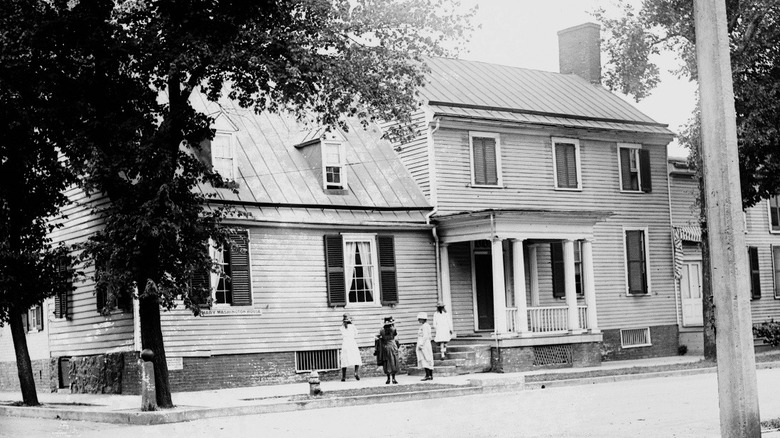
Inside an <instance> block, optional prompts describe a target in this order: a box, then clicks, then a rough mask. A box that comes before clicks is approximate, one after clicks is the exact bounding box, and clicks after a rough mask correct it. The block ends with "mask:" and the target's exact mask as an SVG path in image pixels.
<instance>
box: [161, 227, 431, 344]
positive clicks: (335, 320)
mask: <svg viewBox="0 0 780 438" xmlns="http://www.w3.org/2000/svg"><path fill="white" fill-rule="evenodd" d="M340 231H341V230H337V229H335V228H334V229H329V230H327V231H326V230H321V229H320V230H317V229H295V228H272V227H254V228H251V229H250V242H249V245H250V258H251V265H252V307H253V308H255V309H259V310H261V311H262V315H227V316H201V317H193V316H192V315H191V313H190V312H189V311H188V310H186V309H184V308H183V307H182V306H179V308H177V309H175V310H173V311H171V312H167V313H164V314H163V317H162V325H163V333H164V337H165V345H166V352H167V354H168V355H169V356H189V355H195V356H198V355H204V356H205V355H216V354H234V353H256V352H281V351H295V350H318V349H326V348H338V347H339V346H340V345H341V335H340V333H339V330H338V327H339V325H340V323H341V318H342V315H343V314H344V313H345V312H346V313H349V314H350V315H351V316H352V319H353V322H354V324H355V327H356V328H357V329H358V332H359V336H358V344H359V345H360V346H361V347H369V346H371V345H373V342H374V341H373V340H374V336H375V334H376V333H377V332H378V331H379V329H380V328H381V326H382V321H383V318H384V317H386V316H391V315H392V316H393V317H394V318H395V320H396V326H397V328H398V333H399V338H398V339H399V341H400V342H404V343H409V342H414V341H415V339H416V333H417V322H416V319H415V316H416V314H417V312H419V311H428V312H432V311H433V310H435V308H436V300H437V293H436V291H437V285H436V264H435V258H434V247H433V239H432V236H431V233H430V231H396V232H393V233H392V234H393V235H394V236H395V246H396V260H397V276H398V294H399V303H398V304H397V305H396V306H395V307H394V308H393V307H390V306H379V305H376V306H372V307H347V308H344V307H336V308H330V307H328V305H327V296H326V283H325V256H324V247H323V245H324V244H323V235H324V234H332V233H338V232H340ZM350 232H363V231H355V230H350ZM365 232H366V233H376V232H377V231H376V230H365ZM382 234H389V232H386V231H383V232H382ZM242 309H243V308H242Z"/></svg>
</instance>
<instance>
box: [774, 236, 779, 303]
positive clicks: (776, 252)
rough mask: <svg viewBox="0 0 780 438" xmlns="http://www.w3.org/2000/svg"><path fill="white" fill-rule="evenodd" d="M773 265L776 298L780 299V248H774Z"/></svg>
mask: <svg viewBox="0 0 780 438" xmlns="http://www.w3.org/2000/svg"><path fill="white" fill-rule="evenodd" d="M772 263H773V264H772V266H774V268H775V296H776V297H780V246H773V247H772Z"/></svg>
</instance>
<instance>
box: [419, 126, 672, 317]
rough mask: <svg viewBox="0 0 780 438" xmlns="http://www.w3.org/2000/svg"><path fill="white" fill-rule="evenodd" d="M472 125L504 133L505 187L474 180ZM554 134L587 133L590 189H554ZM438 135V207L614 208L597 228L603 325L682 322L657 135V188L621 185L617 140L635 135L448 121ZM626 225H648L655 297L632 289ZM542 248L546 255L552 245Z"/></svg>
mask: <svg viewBox="0 0 780 438" xmlns="http://www.w3.org/2000/svg"><path fill="white" fill-rule="evenodd" d="M469 130H472V131H481V132H500V133H501V160H502V178H503V183H504V187H503V188H498V189H493V188H472V187H469V183H470V172H469V163H470V159H469ZM553 136H555V137H567V138H577V139H579V140H580V164H581V166H580V167H581V172H582V175H581V178H582V191H562V190H555V189H554V179H553V160H552V148H551V143H550V141H551V140H550V138H551V137H553ZM645 140H646V139H645ZM434 141H435V144H436V171H437V172H436V190H437V195H438V205H437V207H438V209H439V212H440V213H441V214H446V213H455V212H461V211H476V210H482V209H517V208H527V209H550V210H577V209H581V210H606V211H610V212H612V213H613V216H611V217H610V218H609V219H607V220H605V221H604V222H600V223H597V224H596V225H595V227H594V230H593V231H594V243H593V256H594V275H595V281H596V295H597V305H598V319H599V326H600V327H601V328H604V329H615V328H623V327H629V326H643V325H644V326H647V325H665V324H676V317H675V310H676V308H675V287H674V274H673V270H672V260H673V257H672V242H671V227H670V215H669V198H668V188H667V187H668V186H667V178H668V174H667V167H666V163H667V161H666V148H665V145H664V141H661V140H658V139H656V140H655V142H654V143H653V141H652V139H651V141H649V142H648V141H645V145H644V146H645V147H646V148H647V149H649V151H650V159H651V163H652V166H651V167H652V182H653V191H652V193H624V192H621V191H620V183H619V181H620V179H619V169H618V155H617V142H632V139H631V138H630V137H625V136H620V135H616V134H611V133H601V134H599V133H595V134H594V133H588V132H579V131H570V130H561V131H557V130H541V129H537V130H530V129H526V130H520V129H507V128H501V129H499V128H491V127H487V126H480V125H479V124H476V123H475V124H473V125H467V124H465V123H464V124H462V127H461V128H460V129H451V128H450V127H447V128H445V127H444V126H442V128H441V129H439V130H438V131H437V132H436V134H435V137H434ZM633 142H635V143H637V142H639V140H634V141H633ZM648 143H653V144H648ZM624 227H636V228H646V229H647V230H648V233H649V236H648V238H649V265H650V286H651V293H650V294H649V295H647V296H627V295H626V267H625V254H624V231H623V230H624ZM540 255H544V250H543V251H540ZM539 266H540V270H542V269H546V268H544V266H545V263H543V262H542V261H541V260H540V262H539ZM451 275H453V277H454V276H455V275H456V274H455V273H451ZM545 281H549V280H545V276H542V275H540V289H542V290H540V298H541V299H546V297H548V296H551V295H552V292H551V290H550V291H549V292H548V291H547V290H546V288H548V287H549V288H550V289H551V284H550V285H549V286H547V285H546V284H545ZM453 289H454V288H453ZM453 294H455V292H453ZM454 306H455V303H453V307H454ZM453 310H454V311H456V312H457V311H458V309H453Z"/></svg>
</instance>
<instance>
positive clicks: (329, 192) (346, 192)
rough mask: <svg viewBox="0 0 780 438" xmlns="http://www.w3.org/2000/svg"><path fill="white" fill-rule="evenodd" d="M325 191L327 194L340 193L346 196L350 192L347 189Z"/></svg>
mask: <svg viewBox="0 0 780 438" xmlns="http://www.w3.org/2000/svg"><path fill="white" fill-rule="evenodd" d="M323 190H324V191H325V194H326V195H339V196H344V195H348V194H349V190H347V189H328V188H326V189H323Z"/></svg>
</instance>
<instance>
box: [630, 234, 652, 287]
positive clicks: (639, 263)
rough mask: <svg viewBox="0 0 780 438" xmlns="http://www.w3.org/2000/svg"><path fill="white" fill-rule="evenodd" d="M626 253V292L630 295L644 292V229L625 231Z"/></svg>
mask: <svg viewBox="0 0 780 438" xmlns="http://www.w3.org/2000/svg"><path fill="white" fill-rule="evenodd" d="M626 253H627V255H628V261H627V263H628V293H629V294H632V295H642V294H646V293H647V272H646V271H645V269H646V264H645V241H644V231H642V230H629V231H626Z"/></svg>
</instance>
